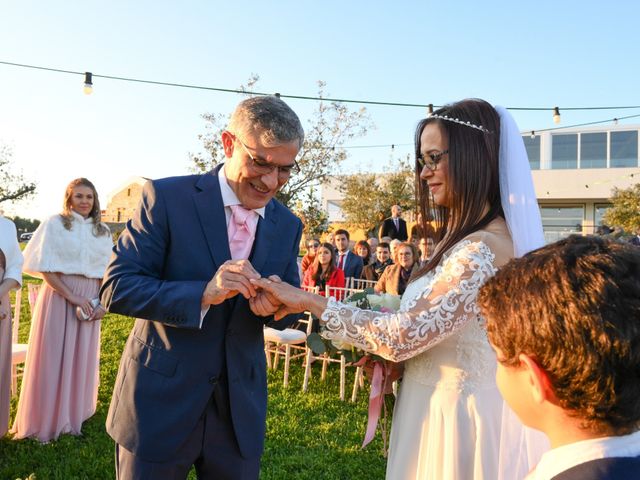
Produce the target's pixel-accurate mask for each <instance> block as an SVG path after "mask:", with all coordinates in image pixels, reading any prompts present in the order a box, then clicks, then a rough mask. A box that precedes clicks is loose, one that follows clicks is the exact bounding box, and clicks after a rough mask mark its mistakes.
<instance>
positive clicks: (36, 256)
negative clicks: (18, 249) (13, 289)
mask: <svg viewBox="0 0 640 480" xmlns="http://www.w3.org/2000/svg"><path fill="white" fill-rule="evenodd" d="M71 214H72V215H73V221H72V222H71V230H67V229H66V228H64V225H63V224H62V217H61V216H60V215H53V216H51V217H49V218H47V219H46V220H45V221H44V222H42V223H41V224H40V226H39V227H38V229H37V230H36V231H35V233H34V234H33V237H32V238H31V240H29V243H28V244H27V248H25V249H24V267H23V269H24V271H25V272H26V273H28V274H29V275H32V276H35V277H42V275H41V274H40V272H60V273H64V274H67V275H84V276H85V277H87V278H102V276H103V275H104V271H105V270H106V268H107V263H109V257H110V256H111V248H112V246H113V242H112V240H111V235H110V234H109V235H101V236H99V237H96V236H94V235H93V219H91V218H88V219H86V220H85V219H84V218H83V217H82V216H81V215H78V214H77V213H75V212H71ZM105 227H106V225H105Z"/></svg>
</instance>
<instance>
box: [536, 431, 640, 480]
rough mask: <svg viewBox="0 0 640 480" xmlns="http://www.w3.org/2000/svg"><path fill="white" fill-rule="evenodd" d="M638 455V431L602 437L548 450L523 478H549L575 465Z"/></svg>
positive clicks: (544, 479) (639, 449)
mask: <svg viewBox="0 0 640 480" xmlns="http://www.w3.org/2000/svg"><path fill="white" fill-rule="evenodd" d="M637 456H640V431H637V432H634V433H631V434H629V435H622V436H619V437H602V438H594V439H591V440H582V441H580V442H575V443H570V444H568V445H563V446H561V447H557V448H554V449H552V450H549V451H548V452H546V453H545V454H544V455H542V458H541V459H540V462H538V465H537V466H536V468H535V469H534V470H533V471H532V472H531V473H529V475H527V477H526V479H525V480H549V479H551V478H553V477H555V476H556V475H559V474H560V473H562V472H564V471H565V470H569V469H570V468H572V467H575V466H576V465H580V464H582V463H586V462H590V461H592V460H600V459H602V458H611V457H637Z"/></svg>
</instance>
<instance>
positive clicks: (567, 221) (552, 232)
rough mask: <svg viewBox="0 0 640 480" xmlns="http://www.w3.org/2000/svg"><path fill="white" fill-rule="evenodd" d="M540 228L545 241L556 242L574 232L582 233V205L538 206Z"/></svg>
mask: <svg viewBox="0 0 640 480" xmlns="http://www.w3.org/2000/svg"><path fill="white" fill-rule="evenodd" d="M540 216H541V217H542V229H543V231H544V239H545V241H546V242H547V243H552V242H556V241H558V240H560V239H562V238H565V237H568V236H569V235H572V234H574V233H582V222H583V221H584V207H583V206H556V207H552V206H544V207H540Z"/></svg>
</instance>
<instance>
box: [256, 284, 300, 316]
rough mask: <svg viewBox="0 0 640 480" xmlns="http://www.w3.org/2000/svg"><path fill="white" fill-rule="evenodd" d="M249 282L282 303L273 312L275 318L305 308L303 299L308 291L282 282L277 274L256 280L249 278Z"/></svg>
mask: <svg viewBox="0 0 640 480" xmlns="http://www.w3.org/2000/svg"><path fill="white" fill-rule="evenodd" d="M250 282H251V283H252V284H253V285H255V286H256V287H258V288H260V289H262V290H264V291H265V292H267V293H269V294H270V295H271V296H272V297H273V298H275V299H276V300H277V301H278V302H280V303H281V304H282V305H280V307H279V308H278V310H277V311H276V312H275V314H274V317H275V319H276V320H280V319H281V318H282V317H284V316H286V315H289V314H291V313H299V312H303V311H305V310H306V309H307V306H306V302H305V300H306V296H307V295H308V293H307V292H305V291H304V290H300V289H299V288H296V287H294V286H292V285H289V284H288V283H286V282H283V281H282V280H280V278H279V277H278V276H277V275H272V276H270V277H269V278H260V279H257V280H254V279H251V280H250Z"/></svg>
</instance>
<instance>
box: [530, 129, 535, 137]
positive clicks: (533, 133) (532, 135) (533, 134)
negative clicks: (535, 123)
mask: <svg viewBox="0 0 640 480" xmlns="http://www.w3.org/2000/svg"><path fill="white" fill-rule="evenodd" d="M531 138H536V132H535V131H534V130H531Z"/></svg>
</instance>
